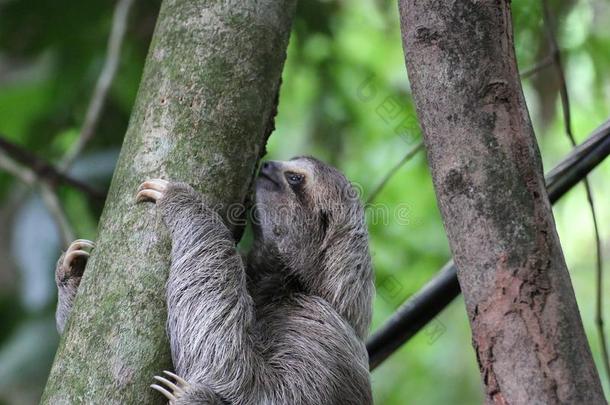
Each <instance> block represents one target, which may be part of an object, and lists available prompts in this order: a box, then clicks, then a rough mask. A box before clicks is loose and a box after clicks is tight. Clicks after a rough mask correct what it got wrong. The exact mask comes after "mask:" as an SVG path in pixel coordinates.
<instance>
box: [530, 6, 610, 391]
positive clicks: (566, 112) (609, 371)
mask: <svg viewBox="0 0 610 405" xmlns="http://www.w3.org/2000/svg"><path fill="white" fill-rule="evenodd" d="M542 11H543V17H544V27H545V30H546V35H547V40H548V42H549V46H550V48H551V58H552V64H553V67H554V69H555V71H556V73H557V77H558V78H559V95H560V98H561V107H562V112H563V123H564V128H565V133H566V136H567V137H568V139H569V141H570V143H571V144H572V147H575V146H576V140H575V139H574V132H573V131H572V114H571V110H570V98H569V95H568V86H567V84H566V78H565V74H564V71H563V64H562V61H561V52H560V51H559V45H558V44H557V39H556V38H555V30H554V28H553V21H552V19H553V18H552V15H551V10H550V8H549V4H548V1H547V0H542ZM583 184H584V186H585V191H586V195H587V202H588V203H589V207H590V209H591V219H592V221H593V232H594V237H595V254H596V283H597V288H596V293H595V295H596V297H595V302H596V305H595V323H596V327H597V331H598V334H599V340H600V345H601V350H602V363H603V365H604V371H605V372H606V377H607V378H608V380H609V381H610V357H609V355H608V345H607V339H606V332H605V330H604V315H603V299H604V295H603V262H602V252H601V238H600V236H599V225H598V222H597V214H596V210H595V204H594V203H593V192H592V190H591V185H590V183H589V180H588V179H587V178H586V177H585V178H584V179H583Z"/></svg>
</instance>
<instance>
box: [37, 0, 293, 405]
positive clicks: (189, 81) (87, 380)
mask: <svg viewBox="0 0 610 405" xmlns="http://www.w3.org/2000/svg"><path fill="white" fill-rule="evenodd" d="M294 8H295V1H294V0H279V1H276V0H263V1H261V0H258V1H256V0H240V1H235V0H233V1H211V0H209V1H202V0H166V1H164V2H163V3H162V6H161V10H160V13H159V18H158V21H157V25H156V28H155V33H154V36H153V39H152V42H151V46H150V50H149V54H148V57H147V61H146V66H145V69H144V73H143V76H142V82H141V84H140V90H139V93H138V97H137V100H136V103H135V106H134V108H133V113H132V116H131V120H130V124H129V128H128V130H127V133H126V135H125V141H124V144H123V147H122V150H121V155H120V158H119V162H118V165H117V168H116V171H115V174H114V177H113V180H112V185H111V187H110V191H109V194H108V198H107V201H106V206H105V208H104V212H103V214H102V218H101V220H100V225H99V236H98V240H97V247H96V249H95V251H94V252H93V254H92V256H91V258H90V261H89V264H88V266H87V270H86V273H85V275H84V277H83V280H82V284H81V286H80V290H79V293H78V296H77V298H76V302H75V305H74V309H73V313H72V315H71V317H70V320H69V321H68V325H67V328H66V331H65V334H64V336H63V337H62V339H61V342H60V346H59V349H58V352H57V355H56V358H55V362H54V364H53V368H52V370H51V374H50V376H49V380H48V382H47V386H46V389H45V392H44V394H43V398H42V403H44V404H53V405H55V404H74V403H92V402H96V403H102V402H103V403H107V404H119V403H120V404H141V403H144V404H153V403H159V404H160V403H164V402H165V401H164V400H163V398H162V396H160V395H159V394H158V393H156V392H155V391H153V390H151V389H149V387H148V386H149V384H150V383H151V382H152V381H153V380H152V377H153V375H154V374H156V373H158V372H160V371H161V370H163V369H170V368H171V360H170V356H169V346H168V342H167V338H166V335H165V319H166V313H165V311H166V309H165V300H164V285H165V280H166V277H167V272H168V269H169V267H168V266H169V264H168V252H169V245H168V243H169V242H168V238H167V235H166V233H165V230H164V227H163V226H162V224H161V222H160V219H159V217H158V216H157V215H156V212H155V210H154V207H153V206H152V205H150V204H139V205H136V204H135V192H136V188H137V187H138V185H139V184H140V183H141V182H142V181H144V180H146V179H149V178H156V177H161V178H165V179H169V180H180V181H186V182H188V183H190V184H191V185H193V186H194V187H195V188H196V189H197V190H199V191H201V192H202V193H203V194H204V195H205V198H206V199H207V200H208V201H209V202H210V203H212V204H214V205H216V206H217V207H218V208H219V209H220V210H221V211H222V212H224V213H225V214H226V216H225V217H226V219H227V220H231V219H232V217H231V216H230V215H229V214H227V209H228V208H229V207H230V206H231V205H232V204H237V203H243V202H244V201H245V200H246V198H247V193H248V190H249V187H250V184H251V180H252V176H253V175H254V173H255V170H256V165H257V162H258V159H259V158H260V156H261V155H262V153H263V151H264V147H265V142H266V139H267V136H268V135H269V134H268V132H269V128H270V126H269V123H270V122H271V121H272V119H273V115H274V114H275V107H276V105H275V103H276V95H277V92H278V88H279V82H280V76H281V71H282V67H283V62H284V59H285V53H286V47H287V43H288V38H289V34H290V28H291V22H292V17H293V14H294ZM233 225H235V228H236V229H235V231H236V233H239V229H238V228H239V224H238V223H234V224H233Z"/></svg>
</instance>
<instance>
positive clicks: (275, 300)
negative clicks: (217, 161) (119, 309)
mask: <svg viewBox="0 0 610 405" xmlns="http://www.w3.org/2000/svg"><path fill="white" fill-rule="evenodd" d="M137 200H138V201H153V202H155V203H156V204H157V207H158V209H159V210H160V212H161V215H162V217H163V220H164V222H165V224H166V226H167V228H168V229H169V233H170V235H171V242H172V251H171V268H170V272H169V278H168V280H167V292H166V294H167V295H166V298H167V310H168V320H167V333H168V335H169V341H170V343H171V353H172V359H173V365H174V369H175V373H176V374H177V375H176V374H174V373H171V372H165V374H166V375H167V377H162V376H157V377H155V378H156V380H157V381H156V384H154V385H153V388H155V389H157V390H158V391H161V392H162V393H163V394H164V395H165V396H167V397H168V399H169V400H170V403H171V404H235V405H242V404H244V405H245V404H247V405H260V404H278V405H279V404H282V405H293V404H294V405H297V404H298V405H300V404H303V405H325V404H340V405H343V404H346V405H347V404H354V405H363V404H371V403H372V397H371V387H370V382H369V371H368V356H367V352H366V348H365V345H364V339H365V337H366V334H367V331H368V328H369V324H370V321H371V306H372V297H373V293H374V287H373V275H372V268H371V259H370V254H369V248H368V233H367V229H366V223H365V219H364V210H363V207H362V205H361V203H360V201H359V199H358V195H357V193H355V190H354V188H353V187H352V185H351V184H350V182H349V181H348V180H347V179H346V178H345V177H344V176H343V174H341V173H340V172H339V171H338V170H336V169H334V168H332V167H330V166H328V165H326V164H324V163H322V162H320V161H319V160H316V159H314V158H310V157H299V158H295V159H292V160H290V161H285V162H266V163H264V164H263V165H262V167H261V170H260V173H259V176H258V178H257V181H256V204H255V205H254V215H253V216H252V217H253V221H252V225H253V229H254V235H255V237H254V242H253V245H252V249H251V251H250V252H249V254H248V255H247V258H246V259H242V257H241V256H240V255H239V254H238V252H237V250H236V246H235V241H234V240H233V237H232V235H231V232H230V231H229V229H228V227H227V226H226V225H225V223H224V222H223V220H222V219H221V217H220V215H219V214H218V213H217V212H215V211H214V210H213V209H211V208H210V207H209V206H208V205H206V204H205V202H204V201H203V200H202V197H201V196H200V195H198V194H197V193H196V192H195V191H194V190H193V188H191V187H190V186H189V185H187V184H184V183H174V182H167V181H165V180H158V179H157V180H150V181H146V182H144V183H143V184H142V185H141V186H140V189H139V190H138V194H137ZM91 247H92V244H91V242H88V241H85V240H77V241H75V242H74V243H73V244H72V246H70V248H69V249H68V251H67V252H66V253H65V254H64V255H62V257H61V258H60V260H59V262H58V266H57V270H56V281H57V286H58V289H59V302H58V307H57V324H58V329H59V331H60V332H62V331H63V328H64V325H65V322H66V319H67V317H68V315H69V312H70V310H71V307H72V301H73V298H74V296H75V294H76V290H77V288H78V285H79V283H80V278H81V276H82V274H83V271H84V268H85V264H86V259H87V257H88V253H87V251H88V249H89V248H91Z"/></svg>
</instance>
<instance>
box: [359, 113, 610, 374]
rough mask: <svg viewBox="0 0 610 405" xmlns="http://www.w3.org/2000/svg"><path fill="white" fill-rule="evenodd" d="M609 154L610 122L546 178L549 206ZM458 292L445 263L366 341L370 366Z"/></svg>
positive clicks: (453, 275)
mask: <svg viewBox="0 0 610 405" xmlns="http://www.w3.org/2000/svg"><path fill="white" fill-rule="evenodd" d="M608 155H610V119H609V120H607V121H606V122H604V123H603V124H602V125H601V126H600V127H598V128H597V129H596V130H595V131H593V133H592V134H591V136H590V137H589V138H588V139H587V140H586V141H585V142H583V143H582V144H580V145H579V146H578V147H577V148H575V149H574V150H572V152H570V154H569V155H568V156H566V157H565V158H564V159H563V160H562V161H561V162H560V163H559V164H558V165H557V166H556V167H555V168H554V169H553V170H551V171H550V172H549V173H548V174H547V176H546V185H547V191H548V194H549V200H550V201H551V203H555V202H556V201H557V200H559V198H560V197H562V196H563V195H565V194H566V193H567V192H568V191H569V190H570V189H571V188H572V187H574V186H575V185H576V184H578V183H579V182H580V181H582V179H583V178H584V177H585V176H586V175H587V174H588V173H589V172H590V171H592V170H593V169H594V168H595V167H596V166H597V165H598V164H600V163H601V162H602V161H603V160H604V158H606V157H607V156H608ZM459 293H460V286H459V284H458V280H457V273H456V268H455V266H454V265H453V261H450V262H448V263H447V264H446V265H445V266H444V267H443V269H442V270H441V271H439V273H438V274H437V275H436V276H435V277H434V278H432V279H431V280H430V281H429V282H428V283H427V284H426V285H425V286H424V287H423V288H422V289H421V290H420V291H419V292H418V293H416V294H415V295H414V296H413V297H411V298H410V299H408V300H407V301H405V302H404V303H403V304H402V305H401V306H400V308H398V310H397V311H396V312H395V313H394V314H393V315H392V316H391V317H390V319H388V320H387V321H386V322H385V323H384V324H383V325H382V326H381V327H380V328H379V329H378V330H377V331H375V333H374V334H373V335H372V336H371V337H370V338H369V340H368V342H367V345H366V346H367V349H368V352H369V365H370V367H371V369H374V368H376V367H377V366H378V365H380V364H381V363H382V362H383V361H384V360H385V359H387V358H388V357H389V356H390V355H391V354H392V353H393V352H394V351H396V350H397V349H398V348H399V347H400V346H401V345H402V344H404V343H405V342H406V341H408V340H409V339H410V338H411V337H413V336H414V335H415V334H416V333H417V332H419V331H420V330H421V329H422V328H423V327H424V326H425V325H426V324H427V323H428V322H430V321H431V320H432V319H434V317H435V316H437V315H438V314H439V313H440V312H441V311H442V310H443V309H444V308H445V307H446V306H447V305H449V303H450V302H451V301H453V299H454V298H455V297H457V296H458V295H459Z"/></svg>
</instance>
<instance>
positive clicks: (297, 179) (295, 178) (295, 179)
mask: <svg viewBox="0 0 610 405" xmlns="http://www.w3.org/2000/svg"><path fill="white" fill-rule="evenodd" d="M304 179H305V176H303V175H302V174H299V173H294V172H287V173H286V180H288V184H290V185H291V186H297V185H299V184H301V183H302V182H303V180H304Z"/></svg>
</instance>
